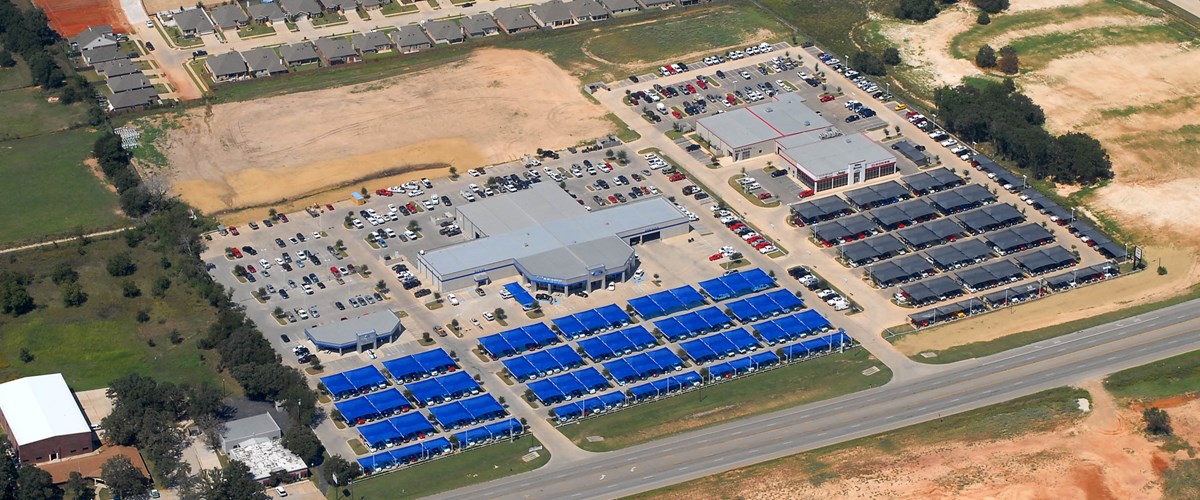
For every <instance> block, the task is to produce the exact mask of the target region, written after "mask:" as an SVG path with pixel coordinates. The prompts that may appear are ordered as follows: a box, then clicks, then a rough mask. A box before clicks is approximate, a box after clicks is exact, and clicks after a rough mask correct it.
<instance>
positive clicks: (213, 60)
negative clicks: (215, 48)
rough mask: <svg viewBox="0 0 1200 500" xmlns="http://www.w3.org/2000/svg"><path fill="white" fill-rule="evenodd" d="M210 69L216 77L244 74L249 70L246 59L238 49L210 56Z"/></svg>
mask: <svg viewBox="0 0 1200 500" xmlns="http://www.w3.org/2000/svg"><path fill="white" fill-rule="evenodd" d="M208 69H209V70H210V71H212V73H213V76H215V77H223V76H235V75H242V74H245V73H246V71H247V68H246V60H245V59H242V54H240V53H238V51H236V50H235V51H231V52H227V53H224V54H213V55H211V56H208Z"/></svg>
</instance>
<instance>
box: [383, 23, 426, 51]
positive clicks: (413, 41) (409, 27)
mask: <svg viewBox="0 0 1200 500" xmlns="http://www.w3.org/2000/svg"><path fill="white" fill-rule="evenodd" d="M392 40H394V41H395V42H396V46H397V47H419V46H421V45H429V44H432V43H433V42H432V41H430V40H429V37H428V36H426V35H425V32H424V31H422V30H421V27H420V26H418V25H415V24H406V25H404V26H401V27H400V31H393V32H392Z"/></svg>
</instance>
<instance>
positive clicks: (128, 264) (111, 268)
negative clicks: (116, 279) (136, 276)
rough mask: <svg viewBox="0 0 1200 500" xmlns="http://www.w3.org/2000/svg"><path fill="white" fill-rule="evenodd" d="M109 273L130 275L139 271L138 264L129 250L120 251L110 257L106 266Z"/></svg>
mask: <svg viewBox="0 0 1200 500" xmlns="http://www.w3.org/2000/svg"><path fill="white" fill-rule="evenodd" d="M105 269H107V270H108V274H111V275H113V276H129V275H131V274H133V273H135V272H137V264H134V262H133V258H132V257H130V256H129V253H127V252H120V253H117V254H115V255H113V256H112V257H109V258H108V265H107V266H105Z"/></svg>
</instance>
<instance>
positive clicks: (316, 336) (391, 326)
mask: <svg viewBox="0 0 1200 500" xmlns="http://www.w3.org/2000/svg"><path fill="white" fill-rule="evenodd" d="M400 326H401V325H400V318H398V317H396V313H393V312H392V311H388V310H383V311H376V312H372V313H367V314H364V315H362V316H359V317H357V318H350V319H346V320H342V321H333V322H330V323H325V324H323V325H317V326H313V327H309V328H305V329H304V331H305V333H307V334H308V336H309V337H311V338H312V339H313V340H314V341H316V342H318V343H321V344H324V345H341V346H345V345H352V344H357V343H358V336H359V335H360V334H365V333H374V334H376V335H386V334H390V333H391V332H392V331H394V330H397V329H399V328H400Z"/></svg>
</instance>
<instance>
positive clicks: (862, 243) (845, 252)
mask: <svg viewBox="0 0 1200 500" xmlns="http://www.w3.org/2000/svg"><path fill="white" fill-rule="evenodd" d="M907 250H908V248H907V247H905V246H904V243H901V242H900V240H898V239H896V237H895V236H892V235H890V234H881V235H879V236H875V237H873V238H867V239H865V240H859V241H855V242H854V243H847V244H845V245H842V256H843V257H845V259H846V261H847V262H853V263H855V264H858V265H862V264H866V263H868V262H871V261H875V260H880V259H887V258H891V257H892V256H894V255H897V254H899V253H900V252H905V251H907Z"/></svg>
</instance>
